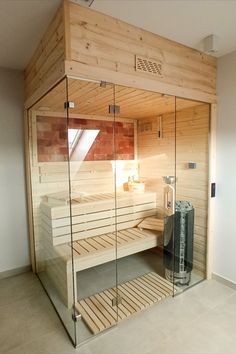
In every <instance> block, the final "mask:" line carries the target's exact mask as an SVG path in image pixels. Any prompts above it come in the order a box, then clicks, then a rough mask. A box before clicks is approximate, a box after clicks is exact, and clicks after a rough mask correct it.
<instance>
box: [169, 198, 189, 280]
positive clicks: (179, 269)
mask: <svg viewBox="0 0 236 354" xmlns="http://www.w3.org/2000/svg"><path fill="white" fill-rule="evenodd" d="M193 237H194V208H193V206H192V204H191V203H190V202H188V201H176V203H175V213H174V214H173V215H170V216H166V218H165V227H164V266H165V275H166V278H167V279H168V280H170V281H171V282H173V283H174V284H176V285H188V284H189V282H190V280H191V271H192V269H193Z"/></svg>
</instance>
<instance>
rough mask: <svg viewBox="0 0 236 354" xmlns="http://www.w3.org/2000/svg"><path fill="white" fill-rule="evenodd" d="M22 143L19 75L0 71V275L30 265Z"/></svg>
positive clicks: (19, 73)
mask: <svg viewBox="0 0 236 354" xmlns="http://www.w3.org/2000/svg"><path fill="white" fill-rule="evenodd" d="M23 141H24V140H23V73H22V72H20V71H17V70H8V69H1V68H0V273H1V272H4V271H7V270H11V269H14V268H18V267H24V266H26V265H29V264H30V258H29V245H28V235H27V211H26V196H25V176H24V142H23Z"/></svg>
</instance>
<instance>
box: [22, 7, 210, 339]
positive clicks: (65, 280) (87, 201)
mask: <svg viewBox="0 0 236 354" xmlns="http://www.w3.org/2000/svg"><path fill="white" fill-rule="evenodd" d="M215 69H216V65H215V59H214V58H212V57H210V56H208V55H206V54H204V53H200V52H197V51H195V50H192V49H190V48H187V47H184V46H182V45H180V44H177V43H175V42H172V41H169V40H167V39H164V38H162V37H159V36H157V35H154V34H152V33H149V32H147V31H144V30H142V29H139V28H136V27H134V26H131V25H129V24H126V23H124V22H121V21H118V20H116V19H113V18H111V17H109V16H106V15H103V14H101V13H98V12H95V11H93V10H91V9H87V8H84V7H81V6H79V5H77V4H74V3H73V2H69V1H65V2H64V3H62V5H61V7H60V8H59V10H58V12H57V14H56V15H55V17H54V19H53V21H52V23H51V25H50V26H49V28H48V30H47V31H46V33H45V35H44V37H43V38H42V40H41V42H40V45H39V47H38V49H37V50H36V52H35V54H34V56H33V58H32V60H31V61H30V63H29V65H28V67H27V68H26V71H25V87H26V90H25V93H26V103H25V107H26V120H25V122H26V124H25V125H26V154H27V162H28V165H27V168H28V206H29V223H30V230H31V254H32V262H33V267H34V271H35V273H36V274H37V275H38V277H39V278H40V280H41V283H42V285H43V287H44V288H45V290H46V292H47V293H48V295H49V297H50V299H51V301H52V303H53V304H54V306H55V308H56V310H57V312H58V314H59V316H60V317H61V319H62V321H63V323H64V325H65V328H66V329H67V331H68V333H69V335H70V337H71V339H72V341H73V343H74V345H79V344H81V343H82V342H84V341H85V340H88V339H90V338H92V337H93V336H94V335H96V334H99V333H101V332H103V331H105V330H107V329H110V328H111V327H113V326H115V325H117V324H118V323H119V322H120V321H122V320H124V319H127V318H128V317H130V316H132V315H133V314H135V313H138V312H140V311H143V310H145V309H146V308H148V307H150V306H152V305H154V304H156V305H155V306H158V305H157V303H159V302H161V301H163V300H164V299H165V298H167V297H172V296H175V295H176V294H181V293H182V292H183V291H186V290H187V289H188V288H189V287H191V286H194V285H196V284H197V283H199V282H200V281H202V280H204V279H206V278H209V277H210V274H211V253H210V250H211V215H212V209H213V202H212V199H211V188H210V186H211V183H212V182H214V136H212V134H213V135H214V124H215V109H216V96H215Z"/></svg>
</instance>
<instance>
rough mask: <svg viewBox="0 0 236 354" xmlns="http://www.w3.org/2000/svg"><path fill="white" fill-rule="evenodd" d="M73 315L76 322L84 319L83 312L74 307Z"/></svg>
mask: <svg viewBox="0 0 236 354" xmlns="http://www.w3.org/2000/svg"><path fill="white" fill-rule="evenodd" d="M71 317H72V320H73V321H74V322H78V321H79V320H82V315H81V313H79V312H78V311H77V310H76V309H74V311H73V313H72V316H71Z"/></svg>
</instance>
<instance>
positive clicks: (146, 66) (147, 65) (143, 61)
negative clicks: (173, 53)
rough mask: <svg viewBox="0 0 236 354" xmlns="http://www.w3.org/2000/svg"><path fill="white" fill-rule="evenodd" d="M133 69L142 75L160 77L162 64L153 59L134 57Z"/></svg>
mask: <svg viewBox="0 0 236 354" xmlns="http://www.w3.org/2000/svg"><path fill="white" fill-rule="evenodd" d="M135 69H136V71H141V72H143V73H148V74H151V75H158V76H162V63H161V62H160V61H156V60H153V59H148V58H144V57H140V56H138V55H136V56H135Z"/></svg>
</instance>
